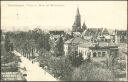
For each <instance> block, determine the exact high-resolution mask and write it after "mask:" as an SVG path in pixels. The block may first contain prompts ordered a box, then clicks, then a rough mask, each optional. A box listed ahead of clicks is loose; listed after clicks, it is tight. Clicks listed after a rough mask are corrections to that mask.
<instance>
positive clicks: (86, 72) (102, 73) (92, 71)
mask: <svg viewBox="0 0 128 82" xmlns="http://www.w3.org/2000/svg"><path fill="white" fill-rule="evenodd" d="M72 80H75V81H113V80H114V75H113V73H112V72H111V71H110V70H109V69H103V68H101V67H97V66H96V65H95V64H93V63H88V62H85V63H84V64H82V65H81V66H80V67H79V68H76V69H75V70H74V71H73V76H72Z"/></svg>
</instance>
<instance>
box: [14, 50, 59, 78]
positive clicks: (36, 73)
mask: <svg viewBox="0 0 128 82" xmlns="http://www.w3.org/2000/svg"><path fill="white" fill-rule="evenodd" d="M14 53H15V54H16V55H17V56H20V59H21V63H20V67H21V68H24V67H25V68H26V74H27V76H25V78H26V80H27V81H57V79H56V78H54V77H53V76H52V75H50V74H49V73H48V72H46V71H45V70H43V69H42V68H41V67H39V65H38V63H34V64H33V63H32V62H31V61H30V60H29V59H27V58H25V57H23V56H22V55H21V54H20V53H18V52H16V51H14Z"/></svg>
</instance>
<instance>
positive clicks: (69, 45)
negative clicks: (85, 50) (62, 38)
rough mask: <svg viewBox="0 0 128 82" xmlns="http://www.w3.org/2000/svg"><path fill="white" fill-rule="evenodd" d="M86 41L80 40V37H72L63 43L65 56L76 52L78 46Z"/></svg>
mask: <svg viewBox="0 0 128 82" xmlns="http://www.w3.org/2000/svg"><path fill="white" fill-rule="evenodd" d="M85 42H86V41H85V40H84V39H82V38H81V37H74V38H72V39H69V40H67V41H66V42H65V43H64V52H65V56H66V55H68V54H69V53H71V52H74V51H77V50H78V45H79V44H82V43H85Z"/></svg>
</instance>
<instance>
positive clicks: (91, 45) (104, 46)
mask: <svg viewBox="0 0 128 82" xmlns="http://www.w3.org/2000/svg"><path fill="white" fill-rule="evenodd" d="M96 45H97V46H98V47H101V48H108V47H117V45H116V44H115V43H107V42H99V43H91V42H88V43H83V44H80V45H79V47H83V48H94V47H96Z"/></svg>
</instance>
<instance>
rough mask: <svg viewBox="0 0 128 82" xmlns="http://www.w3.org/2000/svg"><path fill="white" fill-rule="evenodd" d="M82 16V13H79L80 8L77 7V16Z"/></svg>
mask: <svg viewBox="0 0 128 82" xmlns="http://www.w3.org/2000/svg"><path fill="white" fill-rule="evenodd" d="M79 14H80V12H79V7H77V15H79Z"/></svg>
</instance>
